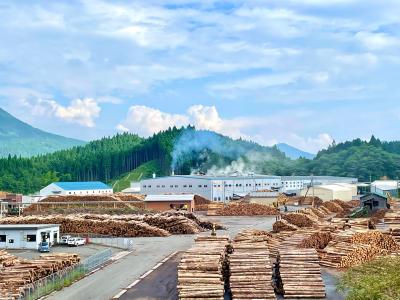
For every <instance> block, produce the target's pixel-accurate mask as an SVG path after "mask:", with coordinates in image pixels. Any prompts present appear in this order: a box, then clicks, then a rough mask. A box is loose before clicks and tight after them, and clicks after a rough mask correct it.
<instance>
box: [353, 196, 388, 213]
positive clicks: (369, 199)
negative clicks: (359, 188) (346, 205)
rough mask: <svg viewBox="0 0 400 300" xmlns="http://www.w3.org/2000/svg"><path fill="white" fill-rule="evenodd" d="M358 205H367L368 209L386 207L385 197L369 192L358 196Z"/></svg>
mask: <svg viewBox="0 0 400 300" xmlns="http://www.w3.org/2000/svg"><path fill="white" fill-rule="evenodd" d="M360 206H361V207H368V208H369V209H370V210H372V211H373V210H377V209H385V208H388V202H387V197H386V196H382V195H377V194H374V193H370V194H367V195H363V196H361V197H360Z"/></svg>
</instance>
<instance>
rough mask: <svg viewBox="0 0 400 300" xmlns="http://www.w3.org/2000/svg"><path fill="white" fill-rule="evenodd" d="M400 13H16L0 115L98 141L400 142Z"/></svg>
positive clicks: (152, 2) (11, 18)
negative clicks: (214, 137)
mask: <svg viewBox="0 0 400 300" xmlns="http://www.w3.org/2000/svg"><path fill="white" fill-rule="evenodd" d="M399 15H400V1H397V0H388V1H372V0H363V1H361V0H330V1H326V0H288V1H267V0H263V1H257V0H254V1H253V0H248V1H240V0H238V1H230V2H224V1H213V0H202V1H190V0H171V1H162V0H146V1H47V2H43V1H3V2H2V3H1V4H0V18H1V20H2V22H0V40H1V47H0V107H2V108H4V109H6V110H7V111H9V112H10V113H12V114H14V115H15V116H16V117H18V118H20V119H22V120H24V121H26V122H28V123H30V124H32V125H34V126H36V127H39V128H41V129H44V130H47V131H51V132H54V133H58V134H63V135H66V136H69V137H75V138H80V139H84V140H90V139H95V138H98V137H101V136H105V135H112V134H115V133H116V132H120V131H126V130H128V131H131V132H134V133H138V134H140V135H143V136H147V135H150V134H152V133H153V132H157V131H159V130H162V129H165V128H167V127H168V126H171V125H178V126H180V125H187V124H193V125H195V126H197V127H198V128H203V129H211V130H215V131H218V132H221V133H223V134H226V135H229V136H232V137H234V138H237V137H243V138H247V139H252V140H255V141H257V142H259V143H261V144H264V145H272V144H274V143H277V142H286V143H289V144H291V145H293V146H296V147H299V148H301V149H303V150H307V151H310V152H316V151H318V150H319V149H321V148H324V147H326V146H328V145H329V144H330V143H331V142H332V141H333V139H334V140H336V141H344V140H348V139H352V138H356V137H360V138H363V139H368V138H369V137H370V136H371V135H372V134H375V135H377V136H378V137H380V138H382V139H385V140H393V139H400V132H399V130H398V128H399V127H398V124H399V120H400V101H399V95H400V85H399V71H400V68H399V66H400V30H399V29H400V19H399V17H398V16H399Z"/></svg>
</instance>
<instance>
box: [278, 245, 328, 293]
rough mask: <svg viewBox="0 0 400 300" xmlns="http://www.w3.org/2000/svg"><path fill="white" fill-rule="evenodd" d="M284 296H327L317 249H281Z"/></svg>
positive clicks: (280, 263) (280, 266) (280, 267)
mask: <svg viewBox="0 0 400 300" xmlns="http://www.w3.org/2000/svg"><path fill="white" fill-rule="evenodd" d="M279 256H280V260H279V271H280V276H281V279H282V284H283V290H284V298H312V299H315V298H325V296H326V293H325V284H324V282H323V280H322V277H321V267H320V266H319V262H318V255H317V251H316V250H315V249H296V248H286V249H285V248H283V247H281V248H280V250H279Z"/></svg>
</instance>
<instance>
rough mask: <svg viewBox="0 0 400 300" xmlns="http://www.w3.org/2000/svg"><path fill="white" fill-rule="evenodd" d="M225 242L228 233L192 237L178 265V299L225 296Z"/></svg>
mask: <svg viewBox="0 0 400 300" xmlns="http://www.w3.org/2000/svg"><path fill="white" fill-rule="evenodd" d="M228 244H229V238H228V237H227V236H214V237H213V236H204V237H197V238H196V239H195V245H194V246H193V247H192V248H190V249H189V250H187V251H186V252H185V253H184V254H183V256H182V259H181V261H180V263H179V265H178V286H177V288H178V294H179V299H221V300H222V299H224V293H225V288H224V285H225V279H226V276H227V269H226V268H227V246H228Z"/></svg>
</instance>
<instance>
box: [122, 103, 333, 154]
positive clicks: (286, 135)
mask: <svg viewBox="0 0 400 300" xmlns="http://www.w3.org/2000/svg"><path fill="white" fill-rule="evenodd" d="M307 116H308V114H307V113H306V114H304V113H303V112H298V113H297V117H302V118H304V117H307ZM291 122H292V124H293V126H292V128H290V129H288V128H287V122H286V121H284V120H283V119H282V118H281V117H280V116H266V117H262V118H261V117H239V118H232V119H224V118H221V117H220V115H219V113H218V110H217V109H216V107H215V106H204V105H201V104H199V105H193V106H191V107H189V108H188V110H187V113H186V114H170V113H166V112H162V111H160V110H158V109H155V108H151V107H147V106H139V105H135V106H131V108H130V109H129V112H128V114H127V116H126V118H125V120H124V121H122V122H121V123H120V124H118V125H117V126H116V128H117V129H118V130H120V131H130V132H133V133H137V134H139V135H143V136H150V135H152V134H154V133H157V132H159V131H161V130H166V129H167V128H168V127H172V126H176V127H181V126H187V125H189V124H190V125H194V126H195V127H196V128H197V129H205V130H212V131H216V132H218V133H221V134H224V135H227V136H230V137H232V138H240V137H241V138H245V139H247V140H253V141H255V142H258V143H260V144H263V145H267V146H272V145H274V144H276V143H278V141H279V142H286V143H288V144H290V145H292V146H295V147H299V148H300V149H302V150H305V151H310V152H312V153H316V152H318V151H319V150H321V149H322V148H326V147H327V146H329V145H330V144H331V143H332V141H333V139H332V137H331V136H330V135H329V134H327V133H320V134H318V135H317V136H316V137H302V136H301V135H299V134H297V133H293V130H294V129H295V128H296V115H295V114H293V119H292V121H291ZM299 127H300V126H299ZM278 136H279V138H278Z"/></svg>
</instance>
